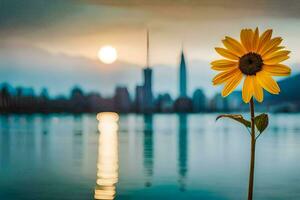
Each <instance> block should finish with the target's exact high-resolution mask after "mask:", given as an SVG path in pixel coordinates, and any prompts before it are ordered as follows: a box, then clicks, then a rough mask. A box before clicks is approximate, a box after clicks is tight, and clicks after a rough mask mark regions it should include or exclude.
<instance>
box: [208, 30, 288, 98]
mask: <svg viewBox="0 0 300 200" xmlns="http://www.w3.org/2000/svg"><path fill="white" fill-rule="evenodd" d="M240 39H241V42H239V41H237V40H235V39H233V38H231V37H225V39H224V40H222V42H223V44H224V46H225V48H219V47H217V48H215V50H216V51H217V52H218V53H219V54H220V55H221V56H223V57H224V58H225V59H220V60H215V61H213V62H212V63H211V68H212V69H213V70H217V71H221V73H219V74H218V75H216V76H215V77H214V78H213V84H214V85H219V84H225V86H224V89H223V90H222V96H223V97H226V96H228V95H229V94H230V93H231V92H232V91H233V90H234V89H235V88H236V87H237V86H238V85H239V84H240V82H241V81H242V79H243V78H245V79H244V85H243V89H242V98H243V100H244V102H245V103H248V102H249V101H250V99H251V98H252V97H254V98H255V99H256V100H257V101H259V102H262V101H263V98H264V93H263V89H265V90H266V91H268V92H269V93H271V94H279V92H280V88H279V86H278V84H277V82H276V81H275V80H274V79H273V78H272V76H288V75H290V73H291V69H290V68H289V67H288V66H286V65H283V64H280V63H281V62H282V61H285V60H287V59H288V58H289V56H288V55H289V53H290V51H287V50H284V48H285V47H284V46H280V43H281V42H282V38H281V37H274V38H272V29H269V30H266V31H265V32H264V33H263V34H261V35H259V31H258V28H256V29H255V30H252V29H242V30H241V34H240Z"/></svg>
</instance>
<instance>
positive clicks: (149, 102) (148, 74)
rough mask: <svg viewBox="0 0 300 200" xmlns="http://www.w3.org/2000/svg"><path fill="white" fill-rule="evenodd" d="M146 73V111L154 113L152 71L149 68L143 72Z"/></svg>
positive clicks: (144, 87)
mask: <svg viewBox="0 0 300 200" xmlns="http://www.w3.org/2000/svg"><path fill="white" fill-rule="evenodd" d="M143 72H144V85H143V90H144V111H145V112H152V111H153V93H152V69H151V68H150V67H149V66H147V68H145V69H144V70H143Z"/></svg>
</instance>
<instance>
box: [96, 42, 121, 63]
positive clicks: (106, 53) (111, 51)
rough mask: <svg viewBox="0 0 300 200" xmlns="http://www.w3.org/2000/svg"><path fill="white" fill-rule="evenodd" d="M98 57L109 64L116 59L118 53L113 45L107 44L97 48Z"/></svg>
mask: <svg viewBox="0 0 300 200" xmlns="http://www.w3.org/2000/svg"><path fill="white" fill-rule="evenodd" d="M98 58H99V59H100V61H102V62H103V63H105V64H111V63H113V62H115V61H116V60H117V58H118V53H117V50H116V49H115V48H114V47H112V46H110V45H107V46H103V47H101V48H100V49H99V51H98Z"/></svg>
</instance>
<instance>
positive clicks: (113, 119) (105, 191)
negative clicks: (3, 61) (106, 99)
mask: <svg viewBox="0 0 300 200" xmlns="http://www.w3.org/2000/svg"><path fill="white" fill-rule="evenodd" d="M97 119H98V120H99V125H98V129H99V132H100V135H99V146H98V163H97V185H96V188H95V196H94V197H95V199H114V198H115V196H116V183H117V182H118V168H119V163H118V162H119V158H118V124H117V122H118V119H119V116H118V114H117V113H112V112H103V113H99V114H98V115H97Z"/></svg>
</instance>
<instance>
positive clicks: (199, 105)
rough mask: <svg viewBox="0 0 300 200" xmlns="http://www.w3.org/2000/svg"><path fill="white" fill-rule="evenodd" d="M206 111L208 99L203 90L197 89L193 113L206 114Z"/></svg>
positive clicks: (194, 96)
mask: <svg viewBox="0 0 300 200" xmlns="http://www.w3.org/2000/svg"><path fill="white" fill-rule="evenodd" d="M205 110H206V97H205V94H204V92H203V90H202V89H196V90H195V92H194V94H193V111H194V112H204V111H205Z"/></svg>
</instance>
